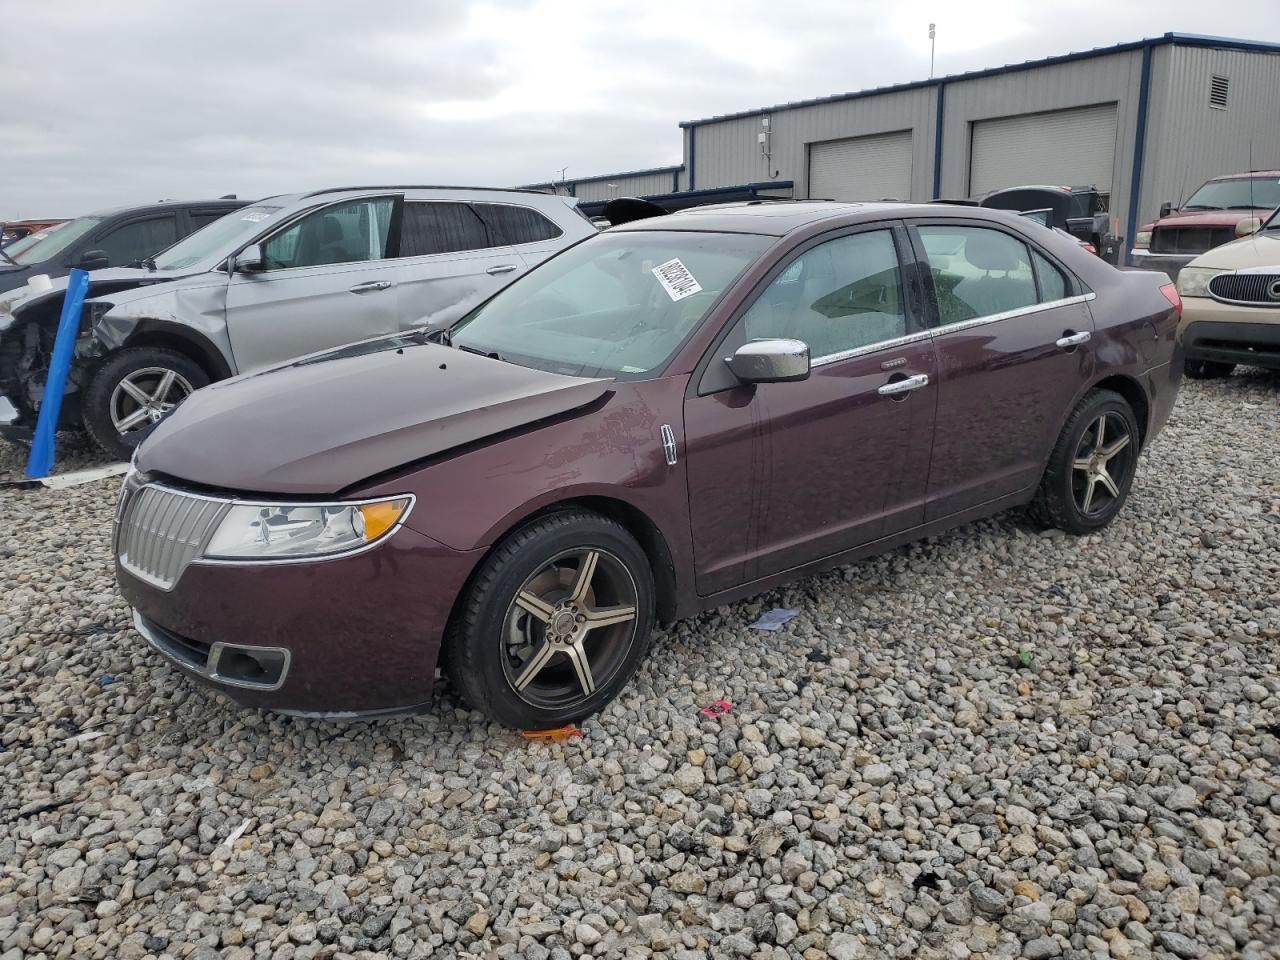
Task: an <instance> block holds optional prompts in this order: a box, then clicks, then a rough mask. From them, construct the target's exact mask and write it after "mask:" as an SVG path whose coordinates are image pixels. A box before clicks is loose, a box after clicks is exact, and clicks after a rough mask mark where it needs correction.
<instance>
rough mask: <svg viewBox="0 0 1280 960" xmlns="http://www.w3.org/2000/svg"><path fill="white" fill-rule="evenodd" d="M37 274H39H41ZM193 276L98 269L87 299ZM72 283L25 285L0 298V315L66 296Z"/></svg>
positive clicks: (60, 279) (61, 280)
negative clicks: (35, 288)
mask: <svg viewBox="0 0 1280 960" xmlns="http://www.w3.org/2000/svg"><path fill="white" fill-rule="evenodd" d="M36 275H39V272H38V271H37V274H36ZM190 275H191V274H190V272H187V273H183V272H180V271H174V272H163V273H162V272H159V271H156V270H144V269H140V268H135V267H107V268H105V269H102V270H94V271H92V272H91V273H90V274H89V292H88V293H87V294H86V299H89V300H92V299H93V298H94V297H99V296H105V295H106V294H108V293H117V292H119V291H122V290H132V289H135V288H138V287H145V286H154V285H155V284H158V283H169V282H171V281H173V280H180V279H182V278H183V277H186V276H190ZM70 282H71V280H70V277H66V276H63V277H54V278H53V279H51V280H50V281H49V289H48V290H40V291H36V292H33V291H32V290H31V288H30V287H29V286H27V284H26V283H24V284H23V285H22V286H20V287H18V288H17V289H14V290H10V291H8V292H6V293H4V294H3V295H0V313H3V312H12V313H17V312H18V311H19V310H25V309H27V308H28V307H31V306H34V305H36V304H39V303H43V302H45V301H46V300H49V299H52V298H54V297H58V298H61V297H62V296H63V295H65V294H66V292H67V285H68V284H69V283H70Z"/></svg>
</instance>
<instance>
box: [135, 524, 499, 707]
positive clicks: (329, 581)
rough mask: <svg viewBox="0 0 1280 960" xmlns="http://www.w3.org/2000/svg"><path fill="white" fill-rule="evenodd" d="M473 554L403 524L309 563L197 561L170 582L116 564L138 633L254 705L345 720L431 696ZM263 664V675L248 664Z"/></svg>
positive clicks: (194, 674)
mask: <svg viewBox="0 0 1280 960" xmlns="http://www.w3.org/2000/svg"><path fill="white" fill-rule="evenodd" d="M476 559H477V558H476V556H473V555H472V554H469V553H459V552H457V551H454V550H450V549H449V548H447V547H444V546H442V545H441V544H438V543H436V542H435V541H433V540H430V539H429V538H427V537H424V536H423V535H421V534H419V533H417V532H415V531H413V530H410V529H408V528H407V527H402V528H401V529H400V530H398V531H397V532H396V533H395V534H393V535H391V536H390V537H389V538H388V539H387V541H386V542H385V543H383V544H381V545H380V546H378V547H376V548H374V549H371V550H368V551H365V552H363V553H359V554H355V555H353V556H350V557H345V558H339V559H334V560H326V561H317V562H309V563H279V564H202V563H199V562H195V563H192V564H191V565H190V566H188V567H187V568H186V570H185V571H184V572H183V573H182V576H181V578H180V579H179V580H178V582H177V583H176V584H174V586H173V588H172V589H170V590H162V589H159V588H157V587H155V586H152V585H150V584H148V583H145V582H143V581H142V580H140V579H138V578H137V577H134V576H133V575H132V574H130V573H129V572H128V571H127V570H125V569H124V568H122V567H121V566H120V564H119V563H118V562H117V564H116V580H117V582H118V583H119V586H120V592H121V593H122V594H123V595H124V598H125V600H126V601H127V602H128V603H129V605H130V606H131V607H132V608H133V609H134V623H135V626H136V627H137V629H138V632H139V633H140V634H141V635H142V636H143V637H144V638H145V639H146V640H147V642H148V643H149V644H150V645H151V646H152V647H153V648H155V649H156V650H158V651H160V652H161V653H162V654H164V656H165V657H166V658H167V659H168V660H169V661H170V662H171V663H172V664H174V665H175V666H176V667H177V668H178V669H179V670H181V671H182V672H183V673H185V674H187V675H188V676H189V677H191V678H192V679H193V680H196V681H197V682H199V683H202V684H205V685H206V686H210V687H213V688H215V689H217V690H220V691H221V692H223V693H225V694H226V695H227V696H228V697H230V698H231V699H232V700H235V701H236V702H238V703H240V704H243V705H245V706H248V707H258V708H263V709H267V710H277V711H281V712H288V713H296V714H303V715H307V716H322V717H333V718H349V717H357V716H361V715H369V714H373V715H377V714H386V713H402V712H409V711H413V710H416V709H419V708H421V707H423V706H425V705H426V704H427V703H428V701H429V700H430V697H431V690H432V686H433V683H434V679H435V670H436V659H437V656H438V654H439V651H440V644H441V641H442V640H443V637H444V630H445V625H446V624H447V623H448V619H449V614H450V611H451V610H452V607H453V602H454V598H455V597H457V595H458V593H459V592H460V591H461V589H462V587H463V585H464V584H465V582H466V578H467V576H468V575H469V574H470V572H471V567H472V565H473V563H474V562H475V560H476ZM254 658H257V660H259V661H261V663H263V664H265V665H266V670H267V672H266V673H265V674H264V675H263V676H264V677H265V679H262V680H258V679H256V678H255V675H254V673H253V671H252V670H250V671H248V672H246V671H245V669H243V665H244V664H247V663H248V664H251V663H252V662H253V661H254Z"/></svg>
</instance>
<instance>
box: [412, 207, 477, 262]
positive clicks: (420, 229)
mask: <svg viewBox="0 0 1280 960" xmlns="http://www.w3.org/2000/svg"><path fill="white" fill-rule="evenodd" d="M500 245H502V241H501V240H500V239H498V238H497V237H495V235H494V231H492V230H490V229H489V228H488V226H487V225H486V224H485V221H484V220H482V219H481V218H480V215H479V214H478V213H476V211H475V210H474V209H473V208H472V206H471V204H469V203H451V202H447V201H444V202H437V201H420V200H419V201H413V200H409V201H406V202H405V205H404V213H403V214H402V216H401V221H400V256H402V257H425V256H431V255H432V254H438V253H461V252H464V251H467V250H484V249H487V248H489V247H496V246H500Z"/></svg>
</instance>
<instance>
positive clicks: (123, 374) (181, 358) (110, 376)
mask: <svg viewBox="0 0 1280 960" xmlns="http://www.w3.org/2000/svg"><path fill="white" fill-rule="evenodd" d="M151 370H169V371H173V373H174V374H175V381H174V384H173V387H172V389H173V391H174V393H173V394H171V396H172V397H173V398H174V399H175V402H174V404H173V405H174V406H176V405H177V403H180V402H181V401H182V400H184V399H186V397H187V396H188V395H189V394H190V393H191V392H192V391H194V390H199V389H200V388H201V387H203V386H205V385H206V384H207V383H208V382H209V375H208V374H206V373H205V372H204V370H203V369H202V368H201V367H200V365H199V364H197V363H196V362H195V361H194V360H192V359H191V358H190V357H188V356H186V355H184V354H181V353H178V352H177V351H176V350H167V349H165V348H163V347H129V348H128V349H125V350H120V351H117V352H116V353H113V354H111V355H110V356H108V357H107V358H106V359H105V360H104V361H102V363H101V364H99V365H98V369H97V370H95V371H94V373H93V376H92V377H91V378H90V379H89V386H88V387H87V388H86V389H85V391H84V397H83V399H82V401H81V412H80V415H81V417H82V419H83V420H84V426H85V429H86V430H88V431H89V435H90V436H91V437H93V439H94V441H95V442H96V443H97V444H98V446H100V447H102V449H103V450H105V451H107V453H109V454H111V455H112V456H115V457H119V458H120V459H122V460H128V459H129V458H130V457H131V456H132V455H133V450H134V447H136V446H137V445H138V444H139V443H141V442H142V439H143V437H145V436H146V435H147V433H149V432H150V430H149V429H148V427H150V426H151V425H152V423H153V421H152V420H151V419H150V418H149V417H148V418H146V419H144V420H143V422H142V423H140V424H138V426H137V427H133V428H130V429H129V430H127V431H126V432H124V433H121V432H120V430H118V429H117V428H116V424H115V421H114V420H113V418H112V409H113V406H115V405H117V404H118V403H120V402H132V403H134V410H133V411H129V412H131V413H132V412H138V411H139V410H140V406H139V405H138V404H137V402H136V401H133V400H132V399H131V398H129V397H122V396H121V395H118V394H117V388H119V387H120V386H121V384H122V383H123V382H124V381H125V380H126V379H128V378H131V377H135V376H138V377H143V378H145V377H146V376H150V375H149V374H147V373H146V371H151ZM131 382H132V381H131ZM144 382H145V379H144ZM188 388H189V389H188ZM179 394H180V395H179Z"/></svg>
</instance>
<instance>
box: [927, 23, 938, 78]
mask: <svg viewBox="0 0 1280 960" xmlns="http://www.w3.org/2000/svg"><path fill="white" fill-rule="evenodd" d="M937 34H938V25H937V24H936V23H931V24H929V79H930V80H932V79H933V48H934V44H935V40H934V37H936V36H937Z"/></svg>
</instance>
